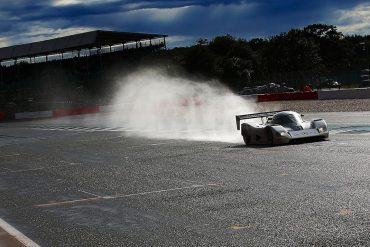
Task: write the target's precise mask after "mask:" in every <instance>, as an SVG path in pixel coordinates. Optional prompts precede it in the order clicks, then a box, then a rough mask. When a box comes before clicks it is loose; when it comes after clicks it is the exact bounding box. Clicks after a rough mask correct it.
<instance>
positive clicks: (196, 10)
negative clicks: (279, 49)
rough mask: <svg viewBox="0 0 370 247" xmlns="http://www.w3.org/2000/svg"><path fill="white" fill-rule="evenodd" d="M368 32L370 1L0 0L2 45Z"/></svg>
mask: <svg viewBox="0 0 370 247" xmlns="http://www.w3.org/2000/svg"><path fill="white" fill-rule="evenodd" d="M314 23H324V24H330V25H335V26H337V27H338V30H339V31H341V32H343V33H344V34H360V35H367V34H370V2H369V1H368V0H307V1H306V0H243V1H237V0H146V1H145V0H144V1H141V0H136V1H134V0H37V1H36V0H11V1H7V0H0V47H5V46H11V45H16V44H23V43H28V42H33V41H40V40H45V39H51V38H56V37H61V36H66V35H71V34H76V33H81V32H85V31H91V30H96V29H101V30H113V31H123V32H143V33H158V34H167V35H169V37H168V40H167V41H168V46H169V47H177V46H189V45H192V44H194V42H195V41H196V40H198V39H200V38H203V39H204V38H205V39H209V40H210V39H212V38H214V37H215V36H218V35H225V34H230V35H232V36H234V37H237V38H243V39H252V38H268V37H271V36H273V35H277V34H279V33H281V32H285V31H289V30H290V29H292V28H303V27H304V26H307V25H309V24H314Z"/></svg>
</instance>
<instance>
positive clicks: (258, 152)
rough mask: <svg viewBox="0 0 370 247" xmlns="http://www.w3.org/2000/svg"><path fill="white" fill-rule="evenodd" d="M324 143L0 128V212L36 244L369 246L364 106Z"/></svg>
mask: <svg viewBox="0 0 370 247" xmlns="http://www.w3.org/2000/svg"><path fill="white" fill-rule="evenodd" d="M311 116H321V117H324V118H325V119H326V120H327V121H328V122H329V124H330V127H331V128H332V132H331V137H330V140H329V141H325V142H313V143H306V144H298V145H287V146H277V147H248V148H246V147H245V146H244V145H242V143H240V144H228V143H217V142H193V141H183V140H150V139H142V138H133V137H126V136H125V132H121V131H117V130H119V128H114V129H109V128H108V129H107V128H104V127H101V126H91V125H89V124H86V122H82V121H81V118H80V117H74V118H71V120H67V119H63V118H62V119H57V120H55V119H50V120H40V121H34V122H27V121H25V122H15V123H0V218H2V219H4V220H6V221H7V222H8V223H10V224H12V225H13V226H14V227H16V228H17V229H18V230H19V231H21V232H22V233H24V234H25V235H26V236H28V237H29V238H31V239H32V240H34V241H35V242H36V243H38V244H40V245H42V246H338V245H341V246H344V245H348V246H353V245H360V246H369V245H370V234H369V231H370V196H369V194H370V151H369V146H370V134H369V133H370V113H369V112H358V113H320V114H307V115H306V117H307V118H308V119H309V118H310V117H311Z"/></svg>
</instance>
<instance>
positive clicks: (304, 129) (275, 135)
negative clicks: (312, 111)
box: [236, 110, 329, 146]
mask: <svg viewBox="0 0 370 247" xmlns="http://www.w3.org/2000/svg"><path fill="white" fill-rule="evenodd" d="M302 116H303V115H301V114H299V113H297V112H294V111H287V110H284V111H271V112H260V113H253V114H246V115H237V116H236V125H237V129H238V130H240V129H241V134H242V136H243V139H244V142H245V144H246V145H250V144H267V145H271V146H273V145H278V144H287V143H290V142H293V141H296V140H307V139H320V140H325V139H327V138H329V130H328V125H327V124H326V122H325V120H323V119H314V120H312V121H305V120H303V119H302ZM256 118H261V123H256V122H255V121H253V122H252V121H250V122H246V123H242V124H241V125H240V121H241V120H248V119H249V120H251V119H256Z"/></svg>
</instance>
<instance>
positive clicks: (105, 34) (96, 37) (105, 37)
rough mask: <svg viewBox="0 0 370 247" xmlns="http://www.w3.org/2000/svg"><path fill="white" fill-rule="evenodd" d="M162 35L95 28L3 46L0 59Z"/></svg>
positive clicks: (122, 42)
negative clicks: (47, 38)
mask: <svg viewBox="0 0 370 247" xmlns="http://www.w3.org/2000/svg"><path fill="white" fill-rule="evenodd" d="M164 37H167V35H164V34H146V33H127V32H114V31H103V30H95V31H91V32H86V33H80V34H74V35H70V36H65V37H61V38H55V39H50V40H44V41H39V42H32V43H28V44H22V45H14V46H9V47H3V48H0V61H1V60H8V59H16V58H23V57H34V56H42V55H48V54H51V53H61V52H65V51H71V50H78V49H84V48H94V47H101V46H103V45H115V44H125V43H130V42H136V41H140V40H148V39H156V38H164Z"/></svg>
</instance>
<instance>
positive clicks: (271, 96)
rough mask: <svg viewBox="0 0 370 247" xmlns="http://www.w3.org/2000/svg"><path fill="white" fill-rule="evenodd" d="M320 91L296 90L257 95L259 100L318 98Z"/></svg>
mask: <svg viewBox="0 0 370 247" xmlns="http://www.w3.org/2000/svg"><path fill="white" fill-rule="evenodd" d="M317 99H318V93H317V92H316V91H315V92H294V93H272V94H259V95H257V102H265V101H284V100H317Z"/></svg>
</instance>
